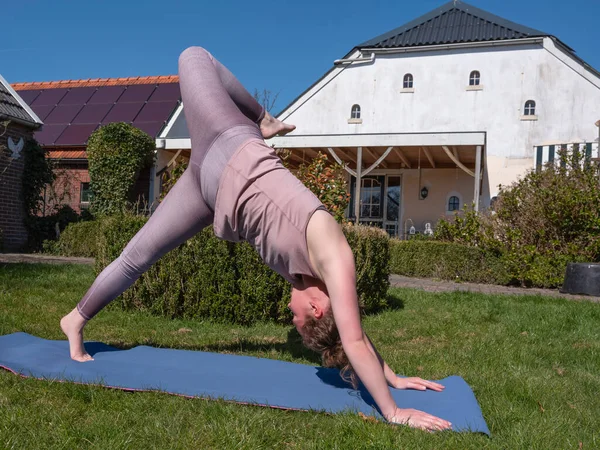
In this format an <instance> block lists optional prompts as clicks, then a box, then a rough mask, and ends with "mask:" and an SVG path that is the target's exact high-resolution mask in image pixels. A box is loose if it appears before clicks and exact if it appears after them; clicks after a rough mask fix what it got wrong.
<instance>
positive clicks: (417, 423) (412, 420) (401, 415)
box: [388, 408, 452, 431]
mask: <svg viewBox="0 0 600 450" xmlns="http://www.w3.org/2000/svg"><path fill="white" fill-rule="evenodd" d="M388 421H389V422H391V423H397V424H400V425H408V426H409V427H412V428H420V429H422V430H426V431H442V430H448V429H451V428H452V424H451V423H450V422H448V421H447V420H444V419H440V418H439V417H435V416H432V415H431V414H427V413H426V412H423V411H419V410H417V409H400V408H396V413H395V414H394V415H393V416H392V417H391V418H388Z"/></svg>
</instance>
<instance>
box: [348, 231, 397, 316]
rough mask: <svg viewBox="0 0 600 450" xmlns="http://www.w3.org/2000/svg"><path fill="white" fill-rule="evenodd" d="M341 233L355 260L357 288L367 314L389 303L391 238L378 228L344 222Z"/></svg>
mask: <svg viewBox="0 0 600 450" xmlns="http://www.w3.org/2000/svg"><path fill="white" fill-rule="evenodd" d="M343 229H344V234H345V235H346V239H347V240H348V244H350V248H352V253H353V254H354V261H355V262H356V288H357V291H358V295H359V297H360V301H361V305H362V307H363V308H364V311H365V312H366V313H371V312H375V311H378V310H380V309H382V308H385V307H387V306H388V304H387V300H386V298H387V291H388V289H389V287H390V264H389V262H390V238H389V236H388V234H387V233H386V232H385V231H383V230H382V229H380V228H372V227H365V226H355V225H345V226H344V227H343Z"/></svg>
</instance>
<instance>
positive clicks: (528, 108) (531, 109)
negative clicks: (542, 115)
mask: <svg viewBox="0 0 600 450" xmlns="http://www.w3.org/2000/svg"><path fill="white" fill-rule="evenodd" d="M523 114H524V115H525V116H535V102H534V101H533V100H527V101H526V102H525V110H524V112H523Z"/></svg>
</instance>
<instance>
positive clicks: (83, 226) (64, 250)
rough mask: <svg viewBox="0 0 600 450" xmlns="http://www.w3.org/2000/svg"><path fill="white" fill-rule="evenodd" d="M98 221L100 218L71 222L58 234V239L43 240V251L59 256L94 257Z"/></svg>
mask: <svg viewBox="0 0 600 450" xmlns="http://www.w3.org/2000/svg"><path fill="white" fill-rule="evenodd" d="M100 222H101V219H99V220H98V221H91V220H90V221H85V222H76V223H71V224H70V225H68V226H67V227H66V228H65V230H64V231H63V232H62V233H61V234H60V238H59V239H58V241H45V242H44V251H45V252H46V253H52V254H56V255H61V256H81V257H86V258H93V257H95V256H96V251H97V242H98V233H99V232H100V230H101V223H100Z"/></svg>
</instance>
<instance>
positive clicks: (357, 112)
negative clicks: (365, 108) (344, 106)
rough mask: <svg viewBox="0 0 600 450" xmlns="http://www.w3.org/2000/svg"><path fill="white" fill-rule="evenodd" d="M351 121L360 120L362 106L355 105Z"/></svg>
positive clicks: (351, 113) (351, 112)
mask: <svg viewBox="0 0 600 450" xmlns="http://www.w3.org/2000/svg"><path fill="white" fill-rule="evenodd" d="M350 118H351V119H360V105H353V106H352V110H351V111H350Z"/></svg>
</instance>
